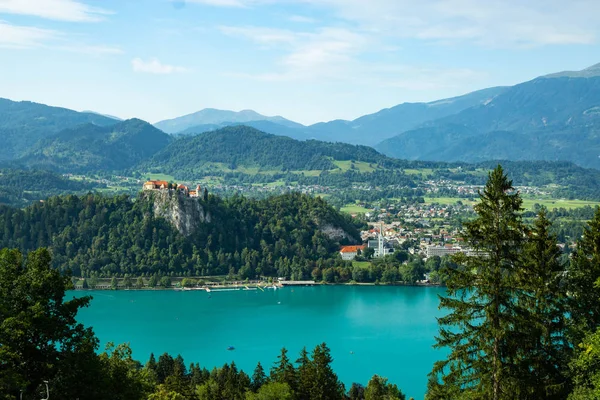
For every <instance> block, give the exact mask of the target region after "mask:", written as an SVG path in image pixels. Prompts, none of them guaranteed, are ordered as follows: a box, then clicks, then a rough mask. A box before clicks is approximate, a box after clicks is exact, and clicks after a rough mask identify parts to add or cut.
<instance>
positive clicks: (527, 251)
mask: <svg viewBox="0 0 600 400" xmlns="http://www.w3.org/2000/svg"><path fill="white" fill-rule="evenodd" d="M550 226H551V223H550V221H549V220H548V218H547V217H546V210H545V209H543V208H542V209H541V210H540V211H539V214H538V217H537V218H536V220H535V223H534V226H533V228H532V229H531V231H530V232H529V235H528V239H527V242H526V244H525V246H524V251H523V269H522V271H521V276H520V279H519V282H518V286H519V287H520V288H521V289H522V291H521V292H520V296H519V298H518V302H519V305H520V306H521V308H522V309H523V313H524V315H523V318H524V319H525V320H526V321H527V324H523V325H521V326H520V327H519V329H518V330H515V331H514V333H513V334H514V335H515V340H516V341H517V342H518V343H520V351H521V354H520V357H519V363H518V365H517V366H515V367H513V368H511V369H510V371H509V372H511V373H512V374H513V375H514V378H515V380H517V381H518V382H519V383H518V387H519V388H520V390H519V399H522V400H525V399H542V398H543V399H564V398H565V397H566V395H567V393H568V391H569V385H568V379H567V377H566V371H567V369H568V365H567V364H568V358H569V355H570V347H571V346H570V344H569V342H568V338H567V326H568V325H567V312H566V300H567V294H566V291H565V289H564V285H563V279H562V277H563V272H564V267H563V265H562V264H561V262H560V256H561V251H560V248H559V247H558V243H557V241H556V237H555V236H554V235H552V234H551V233H550Z"/></svg>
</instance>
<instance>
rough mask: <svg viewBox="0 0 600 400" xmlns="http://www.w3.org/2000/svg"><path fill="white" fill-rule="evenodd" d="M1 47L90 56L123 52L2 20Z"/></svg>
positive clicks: (58, 33)
mask: <svg viewBox="0 0 600 400" xmlns="http://www.w3.org/2000/svg"><path fill="white" fill-rule="evenodd" d="M0 48H11V49H30V48H44V49H49V50H58V51H68V52H72V53H80V54H85V55H90V56H103V55H115V54H123V50H122V49H121V48H119V47H114V46H105V45H90V44H84V43H77V42H73V41H71V40H70V39H69V38H68V35H66V34H65V33H64V32H60V31H56V30H51V29H42V28H37V27H33V26H21V25H12V24H9V23H7V22H5V21H2V20H0Z"/></svg>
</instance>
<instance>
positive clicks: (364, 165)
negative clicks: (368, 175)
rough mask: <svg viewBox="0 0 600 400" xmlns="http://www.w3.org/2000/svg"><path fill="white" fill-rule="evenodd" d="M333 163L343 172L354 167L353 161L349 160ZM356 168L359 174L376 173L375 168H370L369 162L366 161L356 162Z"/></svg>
mask: <svg viewBox="0 0 600 400" xmlns="http://www.w3.org/2000/svg"><path fill="white" fill-rule="evenodd" d="M333 163H334V164H335V165H336V166H337V167H338V168H339V169H341V170H342V171H341V172H346V171H348V170H350V169H351V166H352V161H350V160H347V161H333ZM354 167H355V169H356V170H357V171H359V172H373V171H375V169H376V168H375V166H373V167H372V166H370V165H369V163H368V162H364V161H355V162H354Z"/></svg>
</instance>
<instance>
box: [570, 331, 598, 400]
mask: <svg viewBox="0 0 600 400" xmlns="http://www.w3.org/2000/svg"><path fill="white" fill-rule="evenodd" d="M570 367H571V373H572V376H573V381H574V384H575V387H574V389H573V391H572V393H571V394H570V395H569V400H588V399H599V398H600V329H598V330H597V331H596V332H594V333H590V334H589V335H587V336H586V337H585V339H584V340H583V342H582V343H581V344H580V345H579V349H578V351H577V356H576V357H575V358H574V359H573V361H572V362H571V366H570Z"/></svg>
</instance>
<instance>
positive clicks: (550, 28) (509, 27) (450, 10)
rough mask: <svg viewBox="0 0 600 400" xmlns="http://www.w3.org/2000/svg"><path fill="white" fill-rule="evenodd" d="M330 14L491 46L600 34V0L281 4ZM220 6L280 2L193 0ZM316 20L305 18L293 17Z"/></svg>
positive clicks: (406, 33)
mask: <svg viewBox="0 0 600 400" xmlns="http://www.w3.org/2000/svg"><path fill="white" fill-rule="evenodd" d="M280 1H286V2H287V3H300V4H308V5H310V6H313V7H321V8H325V9H328V10H330V11H331V12H332V13H333V14H334V15H335V16H336V17H337V18H341V19H343V20H346V21H348V22H350V23H353V24H355V27H356V28H357V29H361V30H364V31H369V32H371V33H372V34H373V35H378V36H380V37H385V36H388V37H396V38H414V39H420V40H426V41H436V42H441V43H455V42H459V41H462V42H470V43H473V44H476V45H480V46H487V47H490V46H491V47H524V46H527V47H530V46H542V45H561V44H589V43H594V42H596V41H597V39H598V37H599V36H600V25H599V24H598V18H597V16H598V15H599V14H600V1H598V0H569V1H564V0H531V1H522V0H485V1H481V0H420V1H418V2H415V1H414V0H368V5H367V4H366V2H365V1H366V0H280ZM192 2H196V3H204V4H211V5H214V6H229V7H231V6H235V7H256V6H260V5H268V4H272V3H275V1H274V0H192ZM289 19H290V20H292V21H296V22H312V21H310V19H306V18H305V17H302V16H292V17H290V18H289Z"/></svg>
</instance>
